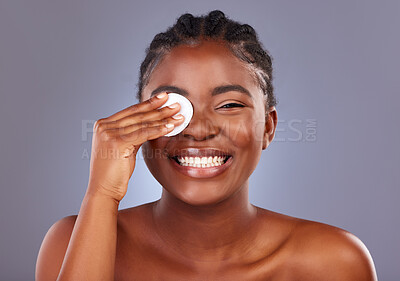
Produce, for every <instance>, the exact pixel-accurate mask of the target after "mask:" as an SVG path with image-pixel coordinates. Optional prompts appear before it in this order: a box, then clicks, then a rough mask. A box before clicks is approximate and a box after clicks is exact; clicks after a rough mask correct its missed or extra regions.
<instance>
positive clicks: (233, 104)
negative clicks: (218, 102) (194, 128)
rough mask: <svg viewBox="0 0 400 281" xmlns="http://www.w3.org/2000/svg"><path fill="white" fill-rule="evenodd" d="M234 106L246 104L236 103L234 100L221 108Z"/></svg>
mask: <svg viewBox="0 0 400 281" xmlns="http://www.w3.org/2000/svg"><path fill="white" fill-rule="evenodd" d="M232 107H244V105H243V104H240V103H234V102H232V103H227V104H224V105H223V106H221V107H220V108H232Z"/></svg>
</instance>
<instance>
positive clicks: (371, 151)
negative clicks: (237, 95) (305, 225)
mask: <svg viewBox="0 0 400 281" xmlns="http://www.w3.org/2000/svg"><path fill="white" fill-rule="evenodd" d="M212 9H221V10H223V11H224V12H225V13H226V15H227V16H229V17H231V18H233V19H235V20H238V21H241V22H243V23H248V24H250V25H252V26H253V27H254V28H255V29H256V31H257V32H258V33H259V36H260V38H261V40H262V42H263V43H264V45H265V47H266V48H267V49H268V50H269V51H270V52H271V54H272V56H273V58H274V61H273V62H274V74H275V80H274V85H275V91H276V95H277V97H278V100H279V104H278V106H277V111H278V119H279V124H278V132H277V135H276V139H275V140H274V142H273V143H272V144H271V145H270V147H269V148H268V149H267V150H266V151H264V152H263V156H262V158H261V162H260V163H259V166H258V167H257V169H256V171H255V172H254V174H253V175H252V177H251V182H250V196H251V202H252V203H253V204H255V205H258V206H261V207H263V208H267V209H271V210H273V211H277V212H282V213H284V214H288V215H292V216H296V217H301V218H305V219H310V220H316V221H320V222H324V223H328V224H332V225H335V226H338V227H341V228H344V229H346V230H348V231H350V232H352V233H354V234H355V235H357V236H358V237H359V238H360V239H361V240H362V241H363V242H364V243H365V244H366V245H367V247H368V248H369V250H370V252H371V254H372V256H373V258H374V261H375V264H376V268H377V272H378V276H379V278H380V280H386V281H390V280H393V281H394V280H400V267H399V266H398V265H399V261H400V243H399V240H398V238H399V233H400V225H399V219H398V215H399V213H400V207H399V204H398V203H396V202H397V201H398V200H399V195H400V192H399V186H400V184H399V179H400V176H399V174H400V173H399V159H400V157H399V156H400V155H399V154H400V153H399V148H398V143H399V137H400V133H399V126H398V124H397V123H398V121H399V117H398V108H399V102H400V98H399V89H400V87H399V84H398V81H399V78H398V75H399V65H400V59H399V50H400V38H399V32H398V27H399V26H400V4H399V1H396V2H395V1H379V2H378V1H375V2H372V1H344V0H342V1H248V0H247V1H236V2H232V1H215V0H212V1H211V0H208V1H202V3H200V1H164V2H163V1H143V3H139V2H135V1H107V2H104V1H77V0H75V1H11V0H10V1H3V0H2V1H0V93H1V103H0V109H1V110H0V118H1V138H0V140H1V146H0V149H1V151H0V156H1V158H0V159H1V162H0V164H1V169H0V173H1V175H0V184H1V189H2V195H1V197H0V198H1V199H0V200H1V202H0V203H1V204H0V208H1V209H0V213H1V222H0V223H1V237H0V242H1V244H0V245H1V248H0V255H1V260H0V279H1V280H4V281H11V280H18V281H21V280H33V278H34V277H33V276H34V270H35V262H36V257H37V253H38V250H39V247H40V244H41V242H42V239H43V237H44V235H45V233H46V232H47V230H48V229H49V227H50V226H51V225H52V224H53V223H54V222H56V221H57V220H59V219H61V218H62V217H65V216H68V215H72V214H77V212H78V211H79V208H80V204H81V200H82V198H83V195H84V193H85V189H86V186H87V180H88V175H89V158H88V155H89V154H90V148H91V137H92V134H91V133H90V129H91V128H92V126H93V122H94V121H95V120H97V119H99V118H101V117H106V116H109V115H111V114H113V113H115V112H117V111H119V110H121V109H123V108H125V107H127V106H129V105H131V104H133V103H136V100H135V97H134V95H135V91H136V82H137V74H138V68H139V65H140V62H141V60H142V59H143V58H144V50H145V48H146V47H147V46H148V44H149V43H150V41H151V39H152V38H153V36H154V35H155V34H156V33H158V32H161V31H164V30H165V29H166V28H167V27H168V26H170V25H172V24H173V23H174V21H175V19H176V18H177V17H178V16H179V15H180V14H182V13H184V12H191V13H193V14H204V13H207V12H208V11H210V10H212ZM139 155H141V154H140V153H139ZM160 194H161V187H160V186H159V185H158V183H157V182H156V181H155V180H154V178H152V176H151V174H150V173H149V172H148V170H147V168H146V167H145V165H144V162H143V160H142V159H140V160H139V161H138V165H137V168H136V170H135V172H134V174H133V177H132V179H131V181H130V185H129V189H128V193H127V195H126V197H125V198H124V199H123V201H122V202H121V207H120V208H121V209H123V208H127V207H131V206H135V205H138V204H142V203H146V202H149V201H154V200H156V199H158V198H159V196H160Z"/></svg>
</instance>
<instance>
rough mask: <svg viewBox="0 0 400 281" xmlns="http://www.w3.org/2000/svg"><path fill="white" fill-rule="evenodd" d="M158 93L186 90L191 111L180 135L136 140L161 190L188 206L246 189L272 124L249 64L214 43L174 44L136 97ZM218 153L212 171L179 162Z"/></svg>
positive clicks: (270, 135) (273, 120)
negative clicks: (140, 143)
mask: <svg viewBox="0 0 400 281" xmlns="http://www.w3.org/2000/svg"><path fill="white" fill-rule="evenodd" d="M159 91H167V92H175V93H178V94H182V95H185V96H186V97H187V98H188V99H189V100H190V101H191V103H192V105H193V108H194V114H193V118H192V120H191V121H190V123H189V125H188V127H186V129H185V130H184V131H183V132H181V133H180V134H179V135H176V136H174V137H161V138H158V139H155V140H151V141H147V142H146V143H144V144H143V145H142V152H143V156H144V159H145V162H146V164H147V166H148V168H149V170H150V172H151V173H152V174H153V176H154V177H155V178H156V179H157V181H158V182H159V183H160V184H161V185H162V186H163V187H164V189H165V191H167V192H169V193H170V194H172V195H173V196H175V197H176V198H178V199H180V200H182V201H184V202H186V203H188V204H191V205H206V204H213V203H217V202H220V201H222V200H224V199H226V198H228V197H230V196H232V195H233V194H235V193H236V192H237V191H238V190H240V189H241V188H242V187H245V186H247V182H248V178H249V176H250V175H251V173H252V172H253V171H254V169H255V168H256V166H257V164H258V161H259V159H260V156H261V152H262V150H263V149H265V148H266V147H267V146H268V144H269V143H270V142H271V141H272V139H273V137H274V132H275V128H276V112H275V110H274V108H271V110H272V113H270V114H269V115H268V114H267V115H266V112H265V101H264V95H263V93H262V92H261V89H260V87H259V86H258V84H257V81H256V78H255V77H254V76H253V75H252V74H251V71H249V68H248V67H247V65H246V64H245V63H243V62H242V61H240V60H239V59H238V58H236V57H235V56H234V55H233V54H232V53H231V52H230V51H229V49H228V48H227V47H226V46H224V45H223V44H219V43H216V42H214V41H201V42H200V43H199V44H198V45H196V46H187V45H180V46H177V47H175V48H173V49H172V50H171V52H169V53H168V54H166V55H165V56H164V57H163V59H162V60H161V62H160V63H159V64H158V65H157V67H156V68H155V69H154V71H153V73H152V74H151V77H150V80H149V83H148V84H147V86H146V87H145V88H144V89H143V93H142V100H146V99H149V98H150V96H151V95H152V94H156V93H158V92H159ZM266 117H267V118H266ZM216 155H217V156H221V158H220V160H221V161H220V162H218V161H217V162H214V163H213V164H212V165H215V167H210V168H206V167H204V168H202V167H191V166H193V165H190V164H186V163H181V165H179V164H178V162H179V161H177V160H179V159H181V160H183V159H185V158H184V157H185V156H186V157H188V158H187V159H186V160H188V162H190V156H193V157H194V156H200V157H201V156H205V157H207V159H208V158H209V157H210V156H211V157H213V158H215V156H216ZM173 156H175V157H174V158H173ZM193 159H195V158H193ZM203 160H204V159H203ZM226 160H227V161H226ZM200 161H201V158H200ZM224 161H226V163H225V164H223V163H224ZM184 165H188V166H184ZM203 166H204V165H203Z"/></svg>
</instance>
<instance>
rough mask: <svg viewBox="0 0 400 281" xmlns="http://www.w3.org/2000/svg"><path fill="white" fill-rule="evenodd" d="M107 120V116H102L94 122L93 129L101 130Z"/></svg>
mask: <svg viewBox="0 0 400 281" xmlns="http://www.w3.org/2000/svg"><path fill="white" fill-rule="evenodd" d="M105 120H106V119H105V118H100V119H99V120H97V121H96V122H94V125H93V130H94V131H100V130H101V129H102V127H103V126H104V123H105Z"/></svg>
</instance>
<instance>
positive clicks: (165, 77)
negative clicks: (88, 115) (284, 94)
mask: <svg viewBox="0 0 400 281" xmlns="http://www.w3.org/2000/svg"><path fill="white" fill-rule="evenodd" d="M161 84H165V85H175V86H179V87H184V88H186V89H193V88H197V89H200V88H201V89H202V90H205V91H210V90H212V89H211V88H213V87H218V86H220V85H222V84H237V85H241V86H243V87H244V88H246V89H248V90H249V91H250V92H251V93H252V94H256V92H258V91H259V90H260V89H259V87H258V84H257V80H256V78H255V75H254V73H253V72H252V71H251V70H250V68H249V66H248V65H247V64H246V63H245V62H243V61H241V60H240V59H238V58H237V57H235V56H234V55H233V54H232V52H231V51H230V50H229V48H228V47H227V46H226V45H225V44H224V43H221V42H216V41H201V42H200V43H199V44H196V45H191V46H189V45H180V46H177V47H174V48H173V49H172V50H171V51H170V52H169V53H167V54H166V55H165V56H164V57H163V58H162V59H161V61H160V62H159V63H158V65H157V66H156V67H155V69H154V71H153V73H152V74H151V76H150V79H149V83H148V85H147V86H146V87H145V89H144V90H143V98H144V99H147V98H148V97H149V95H150V92H151V90H152V89H154V88H156V87H159V86H160V85H161Z"/></svg>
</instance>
